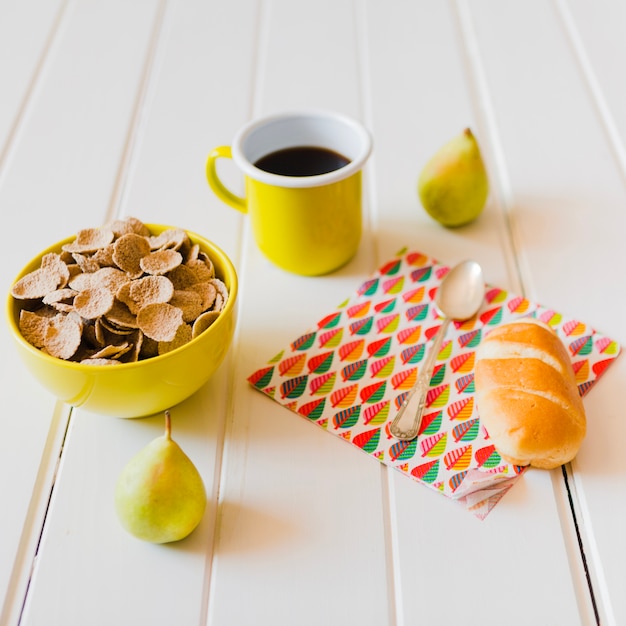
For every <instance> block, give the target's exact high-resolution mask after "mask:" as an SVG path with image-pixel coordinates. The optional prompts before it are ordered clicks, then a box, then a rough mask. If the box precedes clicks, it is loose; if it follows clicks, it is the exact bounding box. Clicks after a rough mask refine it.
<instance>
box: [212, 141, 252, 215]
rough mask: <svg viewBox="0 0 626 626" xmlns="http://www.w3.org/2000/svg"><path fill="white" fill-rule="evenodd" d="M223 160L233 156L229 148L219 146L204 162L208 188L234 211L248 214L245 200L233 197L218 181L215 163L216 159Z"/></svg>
mask: <svg viewBox="0 0 626 626" xmlns="http://www.w3.org/2000/svg"><path fill="white" fill-rule="evenodd" d="M220 158H225V159H232V158H233V155H232V152H231V149H230V146H219V147H218V148H215V150H213V151H212V152H211V153H210V154H209V156H208V157H207V160H206V179H207V181H208V183H209V187H211V189H212V190H213V192H214V193H215V195H216V196H217V197H218V198H219V199H220V200H222V201H223V202H225V203H226V204H229V205H230V206H231V207H233V208H234V209H237V210H238V211H241V212H242V213H247V212H248V207H247V205H246V200H245V198H242V197H240V196H237V195H235V194H234V193H233V192H232V191H230V190H229V189H227V188H226V186H225V185H224V183H222V181H221V180H220V179H219V177H218V175H217V169H216V166H215V164H216V161H217V159H220Z"/></svg>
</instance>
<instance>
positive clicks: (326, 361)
mask: <svg viewBox="0 0 626 626" xmlns="http://www.w3.org/2000/svg"><path fill="white" fill-rule="evenodd" d="M334 356H335V352H334V351H333V350H329V351H328V352H322V353H320V354H316V355H315V356H312V357H311V358H310V359H309V362H308V363H307V366H308V368H309V373H310V374H323V373H324V372H327V371H328V370H329V369H330V367H331V365H332V364H333V357H334Z"/></svg>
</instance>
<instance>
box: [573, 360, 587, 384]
mask: <svg viewBox="0 0 626 626" xmlns="http://www.w3.org/2000/svg"><path fill="white" fill-rule="evenodd" d="M572 368H573V369H574V376H575V377H576V382H577V383H582V382H584V381H585V380H587V378H589V361H588V360H587V359H583V360H582V361H576V362H575V363H572Z"/></svg>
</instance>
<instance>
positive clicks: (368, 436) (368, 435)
mask: <svg viewBox="0 0 626 626" xmlns="http://www.w3.org/2000/svg"><path fill="white" fill-rule="evenodd" d="M379 440H380V428H374V429H372V430H367V431H365V432H363V433H359V434H358V435H357V436H356V437H355V438H354V439H353V440H352V443H353V444H354V445H355V446H358V447H359V448H361V449H363V450H365V452H369V453H370V454H371V453H372V452H374V451H375V450H376V448H377V447H378V442H379Z"/></svg>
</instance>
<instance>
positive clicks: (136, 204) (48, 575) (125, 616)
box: [23, 2, 256, 625]
mask: <svg viewBox="0 0 626 626" xmlns="http://www.w3.org/2000/svg"><path fill="white" fill-rule="evenodd" d="M158 11H159V5H158V3H152V4H146V3H144V4H143V5H135V4H133V6H132V7H129V6H127V4H126V3H123V2H120V3H113V4H111V3H109V4H108V5H107V9H106V11H105V14H104V15H101V16H100V25H99V27H98V28H97V29H93V31H91V30H89V29H90V28H91V26H90V23H91V17H92V10H91V9H90V10H86V11H85V12H78V13H77V14H76V16H75V18H74V21H73V22H71V23H69V24H68V26H67V28H66V31H67V33H68V36H71V35H70V33H75V34H78V33H83V36H85V37H93V38H94V41H93V47H94V49H99V48H102V46H103V45H104V40H106V39H109V38H110V37H111V36H112V33H114V32H115V31H116V30H117V28H118V27H117V26H116V25H117V24H119V23H120V22H122V21H123V22H124V24H125V27H124V29H123V32H122V33H118V34H117V46H119V48H120V56H123V57H125V59H124V63H123V65H120V66H118V61H117V60H115V61H111V64H106V65H105V66H104V67H103V68H102V74H101V75H99V76H94V77H93V79H92V83H90V85H93V87H94V88H96V85H100V87H98V88H99V89H103V90H106V89H107V88H112V86H110V85H108V83H107V82H106V81H105V82H104V84H101V82H102V81H103V80H104V78H105V77H106V76H115V75H116V74H118V75H117V77H116V79H115V80H116V81H125V82H127V83H128V84H127V85H126V87H120V86H119V84H118V85H117V86H116V87H115V88H116V89H117V88H121V89H123V90H124V91H127V92H128V93H129V94H131V95H132V96H133V97H132V98H131V100H130V103H129V104H131V105H132V102H133V100H134V99H135V98H137V90H138V88H139V87H138V85H141V84H143V86H144V90H145V92H144V94H143V95H142V96H141V97H140V98H139V101H138V102H139V104H138V110H135V109H134V107H133V106H128V107H127V108H126V110H125V114H124V116H121V115H120V116H118V117H117V118H116V119H115V120H113V119H111V120H110V124H111V127H110V129H109V132H110V134H111V135H112V138H111V140H110V141H109V142H108V143H107V142H103V143H104V144H105V146H104V147H105V148H106V149H107V150H111V149H112V147H113V146H111V145H109V143H113V142H114V141H116V140H117V139H121V147H122V148H123V149H121V150H119V151H117V153H116V155H115V156H116V159H115V161H114V162H113V163H112V168H111V169H112V171H113V172H115V170H116V168H118V169H119V176H116V177H113V179H109V181H108V187H107V193H106V194H104V195H105V196H106V197H108V198H109V199H110V201H111V203H112V206H111V209H112V210H117V209H119V211H120V212H121V213H123V214H126V215H136V216H137V217H139V218H141V219H143V220H145V221H151V222H163V223H170V224H175V225H179V226H182V227H184V228H188V229H191V230H195V231H198V232H201V233H202V234H204V235H207V236H208V237H212V236H214V235H215V238H216V239H218V243H219V245H221V246H223V247H224V248H225V249H227V250H228V251H229V253H230V254H231V255H232V257H233V260H234V261H237V254H238V246H239V243H238V241H239V237H240V232H239V231H240V222H241V218H240V217H239V216H238V215H237V214H236V213H235V212H234V211H231V210H229V209H227V208H225V207H222V206H221V205H220V204H219V203H218V202H217V200H216V199H214V198H213V197H212V195H211V192H210V190H209V189H208V186H207V185H206V183H205V182H204V174H203V166H204V159H205V157H206V154H207V153H208V151H209V149H210V148H211V147H213V145H214V144H215V145H217V144H218V143H225V142H226V141H227V140H228V139H229V138H230V133H229V134H228V136H224V135H223V129H224V125H229V126H231V127H233V128H234V127H237V126H239V125H240V124H242V123H243V122H244V121H245V120H246V119H247V118H248V116H249V102H250V99H251V97H250V89H251V85H252V80H251V69H252V67H253V44H254V41H255V36H254V35H255V28H256V25H255V11H256V3H255V2H249V3H248V4H247V6H246V11H245V15H246V16H247V17H246V18H245V19H243V18H242V13H241V11H242V5H241V3H238V5H237V6H234V5H228V4H221V5H218V4H216V3H189V2H172V3H169V4H168V5H167V6H166V10H165V12H164V15H163V21H162V24H160V25H159V24H158V23H155V20H157V19H158V16H159V14H158ZM129 12H130V14H129V15H127V13H129ZM154 28H156V34H157V35H158V41H157V43H156V46H155V47H154V57H153V59H152V61H151V62H150V64H149V75H148V76H147V77H144V76H143V73H142V72H143V69H144V67H145V60H146V55H147V54H148V53H149V49H150V46H151V43H150V41H151V37H152V36H153V35H152V31H153V29H154ZM233 37H234V38H235V39H237V40H238V41H241V42H244V43H242V45H241V46H240V47H239V48H238V51H239V52H238V53H235V52H231V51H229V62H228V63H227V64H224V65H223V66H221V67H220V64H219V63H217V62H216V61H215V60H216V59H219V58H220V55H222V54H223V51H224V50H227V49H229V48H230V46H231V43H232V41H233ZM131 39H132V43H131V41H130V40H131ZM135 46H138V48H137V53H136V54H135V53H134V50H135ZM204 67H206V69H207V72H206V74H203V73H202V71H201V70H202V68H204ZM209 70H211V71H209ZM119 74H121V75H119ZM227 83H228V84H230V85H231V87H230V88H229V89H226V88H225V87H224V85H225V84H227ZM82 89H85V91H87V89H86V87H85V85H83V87H82ZM74 141H75V145H76V149H84V148H85V146H84V144H83V143H81V139H80V135H76V136H75V137H74ZM90 215H92V216H93V218H95V219H97V212H94V211H92V212H91V213H90ZM231 369H232V365H230V364H229V362H228V361H227V362H226V363H224V365H223V367H222V368H220V370H219V371H218V372H217V373H216V375H215V376H214V377H213V378H212V380H211V381H210V382H209V383H208V384H207V386H206V387H204V388H203V389H202V390H201V391H199V392H198V393H197V394H196V395H195V396H193V397H192V398H190V399H189V400H188V401H186V402H184V403H182V404H181V405H179V406H177V407H174V408H173V409H172V420H173V428H174V438H175V439H176V440H177V441H178V443H179V444H180V445H181V447H182V448H183V449H184V450H185V451H186V453H187V454H188V455H189V456H190V458H191V459H192V460H193V461H194V463H195V464H196V466H197V467H198V469H199V471H200V472H201V474H202V476H203V478H204V481H205V485H206V488H207V492H208V495H209V507H208V510H207V514H206V515H205V517H204V519H203V521H202V523H201V526H200V527H199V528H198V529H197V531H196V532H195V533H194V534H193V535H192V536H191V537H189V538H188V539H187V540H185V541H183V542H181V543H180V544H176V545H172V546H154V545H151V544H145V543H143V542H140V541H138V540H137V539H135V538H134V537H132V536H130V535H129V534H128V533H126V531H124V530H123V529H122V527H121V526H120V524H119V522H118V520H117V518H116V516H115V513H114V509H113V490H114V487H115V481H116V480H117V476H118V475H119V472H120V471H121V470H122V468H123V466H124V465H125V464H126V462H127V461H128V460H129V459H130V458H131V456H132V455H134V454H135V453H136V452H138V451H139V450H140V449H141V448H142V447H143V446H145V445H146V444H147V443H148V442H149V441H150V440H151V439H152V438H153V437H156V436H158V435H159V434H161V432H162V421H163V418H162V416H154V417H150V418H146V419H141V420H116V419H112V418H110V417H109V418H107V417H99V416H96V415H92V414H89V413H86V412H84V411H79V410H77V411H75V412H74V417H73V419H72V423H71V427H70V430H69V433H68V437H67V442H66V446H65V449H64V454H63V459H62V465H61V467H60V469H59V478H58V480H57V483H56V485H55V489H54V494H53V498H52V501H51V506H50V512H49V515H48V520H47V523H46V528H45V532H44V534H43V537H42V543H41V548H40V552H39V556H38V559H37V565H36V570H35V574H34V578H33V582H32V585H31V590H30V593H29V601H28V603H27V607H26V611H25V616H24V620H23V623H25V624H39V623H55V624H56V623H58V624H60V623H63V624H85V623H90V624H113V623H115V624H123V623H128V622H129V621H133V622H137V623H143V622H150V623H151V624H155V625H158V624H164V625H166V624H167V625H169V624H174V623H177V624H191V623H194V624H196V623H198V624H199V623H206V615H207V610H208V607H207V596H208V586H209V580H210V578H211V563H212V561H211V559H212V546H213V540H214V539H213V537H214V534H215V525H216V523H217V522H216V520H218V519H219V515H220V509H219V508H218V506H217V504H216V502H217V493H218V491H219V479H220V463H221V449H222V443H223V436H224V434H223V431H224V422H225V419H226V416H227V415H228V414H229V411H230V410H231V406H230V403H229V391H230V389H231V386H232V380H231ZM94 566H95V567H96V568H97V572H98V573H97V575H95V576H86V575H85V572H87V571H92V570H93V568H94ZM103 586H104V587H103ZM103 588H106V592H105V593H103ZM111 598H115V600H114V601H113V602H111V601H110V599H111ZM164 599H165V600H164Z"/></svg>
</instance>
